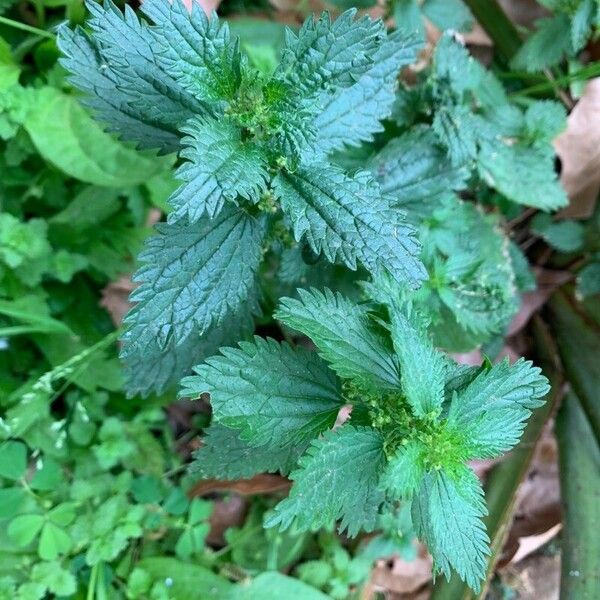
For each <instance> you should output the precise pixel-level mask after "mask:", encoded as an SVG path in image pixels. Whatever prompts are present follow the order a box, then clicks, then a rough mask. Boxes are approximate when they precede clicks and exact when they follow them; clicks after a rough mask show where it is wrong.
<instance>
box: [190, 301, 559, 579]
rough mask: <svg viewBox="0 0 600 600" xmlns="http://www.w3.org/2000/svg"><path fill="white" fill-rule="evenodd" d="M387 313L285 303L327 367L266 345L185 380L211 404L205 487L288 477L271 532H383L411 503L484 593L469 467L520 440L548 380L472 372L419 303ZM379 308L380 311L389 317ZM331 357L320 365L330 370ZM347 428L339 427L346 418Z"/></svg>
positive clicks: (434, 543) (474, 481) (429, 539)
mask: <svg viewBox="0 0 600 600" xmlns="http://www.w3.org/2000/svg"><path fill="white" fill-rule="evenodd" d="M376 308H378V307H376V306H369V305H366V304H358V303H354V302H352V301H350V300H349V299H347V298H345V297H343V296H341V295H339V294H338V295H335V294H334V293H333V292H331V291H329V290H325V293H321V292H319V291H316V290H313V291H310V292H308V291H302V292H300V299H299V300H297V299H293V298H284V299H283V300H282V301H281V304H280V307H279V309H278V311H277V312H276V315H275V316H276V318H277V319H279V320H280V321H281V322H282V323H284V324H286V325H287V326H289V327H291V328H293V329H294V330H297V331H300V332H302V333H304V334H305V335H307V336H308V337H309V338H310V339H311V340H312V341H313V342H314V343H315V345H316V346H317V348H318V355H317V354H315V353H314V352H311V351H309V350H305V349H303V348H292V347H290V346H289V345H288V344H287V343H285V342H283V343H281V344H280V343H277V342H276V341H274V340H263V339H261V338H256V339H255V341H254V342H242V343H240V345H239V348H224V349H222V350H221V355H220V356H215V357H213V358H210V359H208V360H207V361H206V363H205V364H203V365H200V366H198V367H196V368H195V372H196V374H195V375H193V376H190V377H186V378H184V379H183V381H182V385H183V389H182V395H183V396H184V397H191V398H195V397H198V396H199V395H201V394H202V393H206V392H208V393H209V394H210V398H211V405H212V409H213V421H214V424H213V425H211V427H210V428H209V430H208V435H207V437H206V439H205V446H204V447H203V448H202V449H200V450H199V451H198V453H197V456H196V459H197V461H196V465H197V469H198V470H199V471H200V472H201V474H202V475H203V476H206V477H221V478H239V477H248V476H250V475H253V474H255V473H257V472H262V471H282V472H284V473H288V472H290V471H291V475H290V477H291V479H292V480H293V481H294V484H293V486H292V489H291V491H290V495H289V497H288V498H286V499H285V500H283V501H281V502H280V503H279V504H278V505H277V506H276V507H275V509H274V510H273V512H272V513H271V515H270V516H268V517H267V519H266V523H265V525H266V526H267V527H273V526H279V527H280V528H281V529H282V530H285V529H287V528H288V527H290V526H292V527H294V528H295V529H296V530H297V531H307V530H315V529H319V528H322V527H325V528H332V527H334V525H335V523H336V522H337V521H339V522H340V523H339V530H340V531H341V532H344V531H345V532H347V533H348V535H350V536H355V535H357V534H358V533H359V531H372V530H373V529H375V528H376V527H378V525H380V524H381V523H382V522H386V520H387V522H388V527H389V519H390V518H391V519H393V518H394V516H395V515H397V510H398V504H399V503H401V502H409V503H410V506H411V515H412V520H413V525H414V528H415V532H416V534H417V535H418V536H419V538H421V539H422V540H424V541H425V542H426V543H427V547H428V548H429V550H430V552H431V554H432V556H433V558H434V563H435V567H436V568H438V569H440V570H442V571H443V572H444V574H445V575H446V576H447V577H449V576H450V573H451V567H452V568H454V569H456V571H457V573H458V574H459V575H460V577H461V578H463V579H464V580H465V581H466V582H467V583H468V585H469V586H471V587H472V588H474V589H478V588H479V586H480V582H481V580H482V578H483V576H484V574H485V570H486V564H487V562H486V556H487V554H488V553H489V550H488V542H489V540H488V537H487V534H486V531H485V527H484V524H483V522H482V520H481V518H482V517H483V516H484V515H485V514H486V508H485V503H484V499H483V490H482V489H481V484H480V482H479V479H478V478H477V476H476V475H475V474H474V473H473V471H472V470H471V469H470V468H469V467H468V466H467V464H466V462H467V461H468V460H471V459H475V458H493V457H497V456H500V455H501V454H503V453H504V452H506V451H508V450H510V449H511V448H512V447H513V446H514V445H515V444H516V443H517V442H518V440H519V438H520V436H521V433H522V431H523V428H524V426H525V423H526V421H527V418H528V417H529V415H530V414H531V410H532V409H533V408H536V407H537V406H540V405H541V404H542V402H541V401H540V399H541V398H543V396H544V395H545V394H546V393H547V392H548V390H549V387H548V382H547V380H546V378H545V377H544V376H543V375H541V374H540V370H539V369H538V368H536V367H533V366H532V364H531V363H530V362H527V361H525V360H523V359H520V360H519V361H518V362H516V363H515V364H514V365H512V366H511V365H509V363H508V361H507V360H505V361H503V362H501V363H499V364H496V365H494V366H492V365H491V364H484V365H483V366H482V367H480V368H477V367H465V366H461V365H458V364H456V363H455V362H454V361H453V360H452V359H450V358H449V357H448V356H446V355H445V354H444V353H442V352H440V351H438V350H436V349H435V348H434V346H433V344H432V342H431V340H430V339H429V336H428V334H427V333H426V331H427V322H426V320H425V319H424V317H423V315H422V314H419V313H417V312H416V311H415V310H414V308H413V307H411V306H410V305H405V304H403V303H401V301H397V300H396V299H393V300H391V301H390V302H389V303H388V305H387V307H386V310H385V313H386V315H387V319H386V320H382V318H381V316H378V315H380V311H376V310H374V309H376ZM379 308H381V307H379ZM319 357H321V358H319ZM347 405H350V406H351V407H352V412H351V418H350V421H349V422H345V423H343V424H342V425H341V426H338V427H334V425H335V423H336V419H337V418H338V414H339V413H340V409H341V408H342V407H344V406H347Z"/></svg>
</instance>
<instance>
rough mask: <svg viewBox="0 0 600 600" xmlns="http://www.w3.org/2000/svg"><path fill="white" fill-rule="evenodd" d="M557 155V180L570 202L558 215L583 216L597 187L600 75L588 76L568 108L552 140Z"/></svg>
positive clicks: (599, 182) (588, 213)
mask: <svg viewBox="0 0 600 600" xmlns="http://www.w3.org/2000/svg"><path fill="white" fill-rule="evenodd" d="M554 149H555V150H556V153H557V154H558V156H559V157H560V160H561V163H562V171H561V175H560V181H561V184H562V185H563V187H564V188H565V190H566V191H567V194H568V196H569V199H570V204H569V206H567V207H566V208H564V209H563V210H562V211H560V213H558V216H559V217H561V218H564V219H566V218H569V219H586V218H589V217H590V216H591V215H592V213H593V212H594V207H595V206H596V200H597V198H598V192H599V191H600V78H596V79H591V80H590V81H589V82H588V84H587V85H586V88H585V91H584V93H583V96H582V97H581V98H580V99H579V102H577V104H576V105H575V108H574V109H573V110H572V111H571V114H570V115H569V118H568V120H567V128H566V129H565V131H563V132H562V133H561V134H560V135H559V136H558V137H557V138H556V139H555V140H554Z"/></svg>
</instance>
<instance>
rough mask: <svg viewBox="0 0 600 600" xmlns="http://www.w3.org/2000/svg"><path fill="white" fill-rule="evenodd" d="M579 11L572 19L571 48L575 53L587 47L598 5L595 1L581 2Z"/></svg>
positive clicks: (585, 0)
mask: <svg viewBox="0 0 600 600" xmlns="http://www.w3.org/2000/svg"><path fill="white" fill-rule="evenodd" d="M578 4H579V6H578V7H577V10H576V11H575V13H574V14H573V16H572V17H571V46H572V48H573V51H574V52H579V51H580V50H582V49H583V47H584V46H585V44H586V42H587V40H588V38H589V36H590V34H591V32H592V25H593V23H594V14H595V13H596V11H597V10H598V3H597V2H594V0H581V2H579V3H578Z"/></svg>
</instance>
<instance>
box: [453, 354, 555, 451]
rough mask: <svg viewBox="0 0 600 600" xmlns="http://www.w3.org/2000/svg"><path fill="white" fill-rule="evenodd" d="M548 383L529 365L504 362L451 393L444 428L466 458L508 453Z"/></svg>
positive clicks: (527, 362)
mask: <svg viewBox="0 0 600 600" xmlns="http://www.w3.org/2000/svg"><path fill="white" fill-rule="evenodd" d="M548 391H549V386H548V380H547V379H546V378H545V377H544V376H543V375H542V374H541V372H540V369H539V368H537V367H534V366H532V363H531V362H530V361H526V360H524V359H522V358H521V359H519V360H518V361H517V362H516V363H515V364H514V365H510V364H509V362H508V359H506V360H504V361H502V362H500V363H498V364H495V365H494V366H493V367H491V368H490V369H489V370H486V371H482V372H481V373H479V375H478V376H477V377H476V378H475V379H474V380H473V381H472V382H471V383H470V384H469V385H468V386H467V387H466V388H465V389H463V390H461V391H459V392H455V394H456V395H455V396H454V397H453V399H452V402H451V404H450V411H449V414H448V424H449V425H450V426H453V427H455V428H456V429H457V431H459V432H460V433H461V435H462V436H463V437H464V438H465V445H466V447H467V448H468V452H469V455H470V456H471V457H473V458H475V457H476V458H489V457H493V456H498V455H500V454H502V453H504V452H507V451H508V450H510V449H511V448H512V447H513V446H514V445H515V444H516V443H517V442H518V441H519V438H520V437H521V434H522V433H523V429H524V427H525V423H526V420H527V418H528V417H529V415H530V414H531V411H532V409H534V408H537V407H538V406H541V405H542V404H543V401H542V400H541V399H542V398H543V397H544V396H545V395H546V394H547V393H548Z"/></svg>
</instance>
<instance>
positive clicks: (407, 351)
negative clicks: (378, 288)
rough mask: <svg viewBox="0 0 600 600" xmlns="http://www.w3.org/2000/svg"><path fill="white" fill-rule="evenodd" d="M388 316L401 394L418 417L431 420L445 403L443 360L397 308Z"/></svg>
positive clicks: (444, 369)
mask: <svg viewBox="0 0 600 600" xmlns="http://www.w3.org/2000/svg"><path fill="white" fill-rule="evenodd" d="M390 317H391V322H392V341H393V342H394V349H395V350H396V354H397V355H398V359H399V361H400V373H401V384H402V392H403V393H404V395H405V396H406V399H407V400H408V402H409V404H410V406H411V408H412V410H413V413H414V414H415V415H416V416H417V417H431V416H432V415H435V414H437V413H439V411H440V409H441V406H442V402H443V401H444V382H445V380H446V359H445V357H444V355H443V354H442V353H441V352H438V351H437V350H436V349H435V348H434V347H433V344H432V343H431V341H430V340H429V339H428V338H427V337H426V335H424V334H423V333H422V331H420V330H419V329H417V327H416V326H415V324H414V321H413V322H411V319H409V318H407V316H406V315H405V314H403V312H402V311H401V310H400V308H398V307H392V308H391V310H390Z"/></svg>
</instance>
